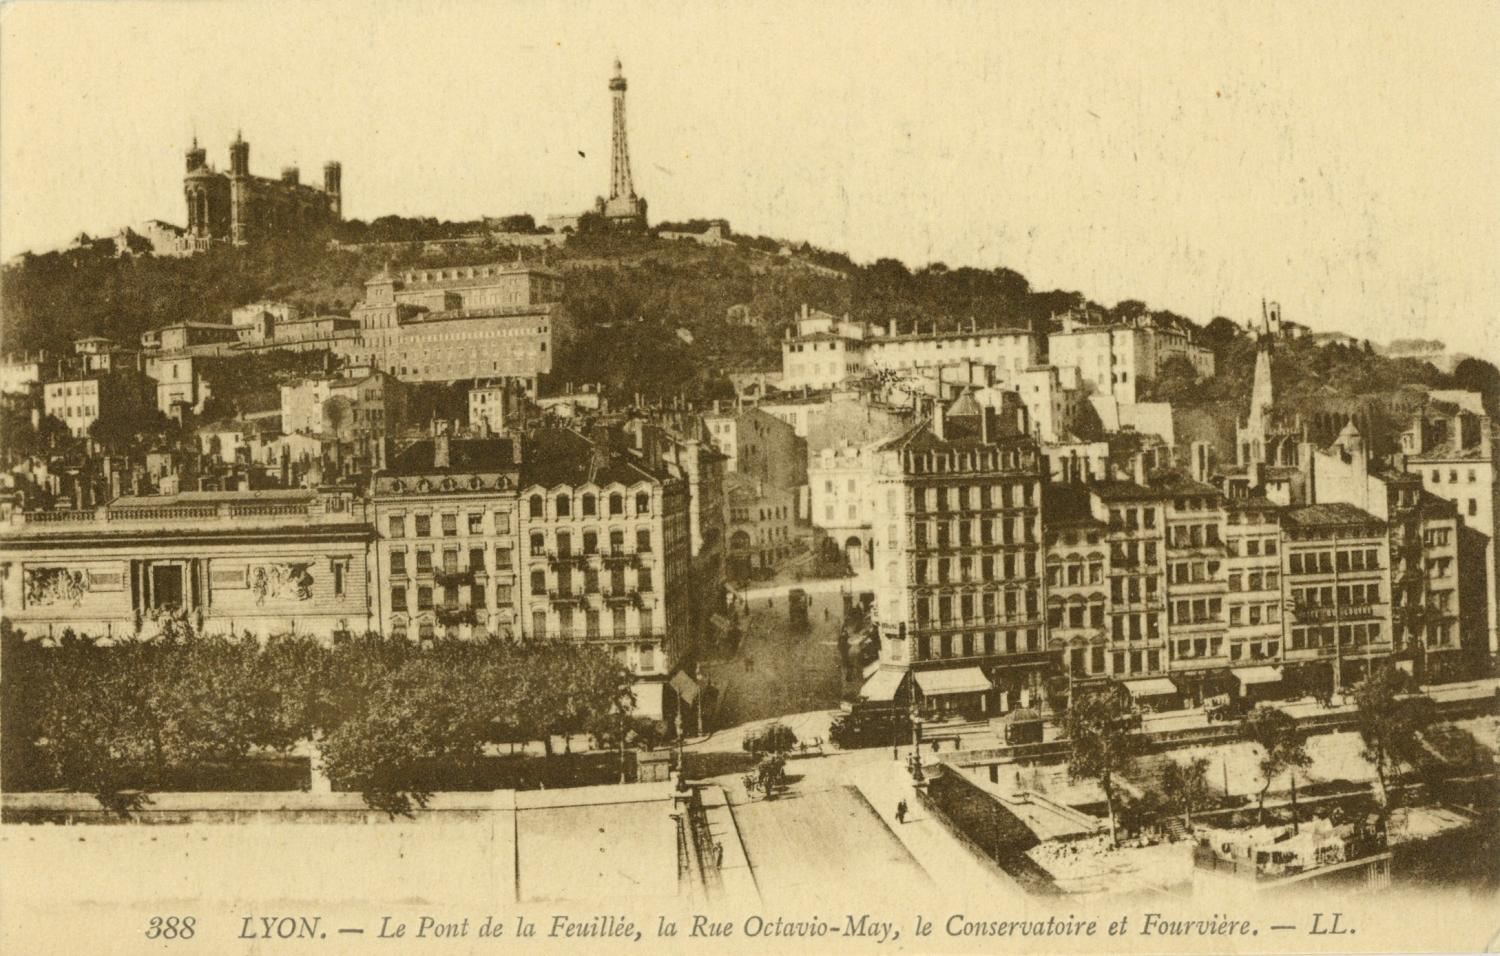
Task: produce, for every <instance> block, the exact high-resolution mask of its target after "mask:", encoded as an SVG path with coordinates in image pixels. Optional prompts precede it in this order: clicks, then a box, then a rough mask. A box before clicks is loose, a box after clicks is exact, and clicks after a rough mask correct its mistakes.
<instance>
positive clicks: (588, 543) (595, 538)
mask: <svg viewBox="0 0 1500 956" xmlns="http://www.w3.org/2000/svg"><path fill="white" fill-rule="evenodd" d="M598 552H599V532H597V531H585V532H584V533H583V553H584V554H597V553H598Z"/></svg>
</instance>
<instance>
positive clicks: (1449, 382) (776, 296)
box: [0, 219, 1500, 422]
mask: <svg viewBox="0 0 1500 956" xmlns="http://www.w3.org/2000/svg"><path fill="white" fill-rule="evenodd" d="M377 223H380V224H381V225H380V230H379V231H378V232H377V233H374V234H376V235H378V236H379V238H380V239H381V240H383V241H385V242H387V243H388V244H385V245H382V246H379V247H366V248H330V247H329V246H328V245H327V243H326V241H325V238H323V237H319V238H317V239H309V240H304V241H282V242H273V243H266V244H262V245H258V246H255V247H248V248H221V249H218V250H215V251H214V252H212V253H210V254H207V255H202V256H197V257H193V258H189V259H169V258H155V257H151V256H144V257H138V258H132V257H123V258H116V257H115V256H113V255H112V251H113V250H112V243H109V242H100V243H93V244H86V245H83V246H80V247H78V248H73V249H68V250H63V251H58V252H53V253H48V254H45V255H26V256H23V257H21V258H20V259H18V260H16V261H14V262H13V263H11V264H10V265H7V266H6V267H5V269H4V272H3V276H0V344H3V347H4V350H6V351H12V350H19V349H38V348H48V349H52V350H55V351H58V352H65V351H67V350H68V349H69V347H70V342H71V341H72V340H73V339H74V338H77V337H79V336H84V335H106V336H109V337H111V338H114V339H116V340H117V341H120V342H122V343H134V342H136V341H138V340H139V337H140V334H141V333H142V332H143V331H145V330H147V329H150V328H154V327H157V326H161V325H164V324H168V323H170V322H176V321H183V320H193V321H214V320H218V321H222V320H223V318H224V316H225V315H226V314H227V312H228V310H229V309H230V308H232V307H233V306H236V305H240V304H243V303H245V302H250V301H254V300H256V299H267V298H268V299H285V300H288V301H291V302H293V303H294V304H296V305H298V306H300V307H302V308H303V309H304V310H308V311H316V312H347V311H348V309H349V308H350V307H351V306H352V305H353V304H354V303H356V302H358V301H359V299H360V297H361V295H362V291H363V283H364V281H365V280H366V279H367V278H369V277H370V276H371V275H373V274H375V273H376V272H378V271H379V270H380V269H381V267H382V266H383V265H385V264H386V263H387V262H389V263H390V264H391V265H392V266H393V267H397V268H400V267H405V266H408V265H433V266H440V265H453V264H465V263H474V262H483V261H495V260H510V259H515V258H517V257H521V256H524V257H526V258H527V259H530V260H535V259H536V258H538V257H541V258H543V259H544V260H545V261H546V262H547V264H548V265H550V266H552V267H554V268H558V269H561V270H562V271H564V272H565V273H566V274H567V277H568V282H567V291H566V295H565V301H564V304H565V306H566V308H567V311H568V313H569V315H571V316H572V318H573V320H574V325H575V328H576V330H577V338H576V340H575V342H574V343H573V346H572V347H571V348H568V349H565V350H564V351H563V352H561V353H560V354H559V356H558V362H557V366H556V369H555V373H556V374H555V376H554V379H555V382H556V383H559V384H561V383H566V382H570V381H571V382H586V381H597V382H601V383H603V384H604V386H605V387H606V389H607V390H609V391H610V392H613V393H614V394H616V395H623V396H629V395H632V394H634V393H636V392H640V393H642V394H644V395H646V396H649V397H653V398H665V397H670V396H674V395H679V394H680V395H684V396H685V397H688V398H711V397H723V396H725V395H727V394H730V393H729V391H728V388H729V386H728V382H727V379H726V378H725V375H726V373H727V372H729V371H732V370H734V369H740V368H758V369H774V368H776V367H777V365H778V362H779V354H780V351H779V344H778V339H779V338H780V336H781V334H782V331H783V329H784V328H785V326H786V324H787V323H788V322H789V321H790V320H791V319H792V317H793V316H794V314H795V313H796V311H797V310H798V309H799V308H800V307H801V306H802V304H804V303H806V304H807V305H809V306H811V307H813V308H818V309H823V310H825V311H828V312H833V313H836V314H843V313H846V312H847V313H850V314H852V315H855V316H858V317H860V318H863V319H868V320H870V321H872V322H879V323H887V322H890V321H892V320H894V321H896V322H898V323H899V324H900V325H901V327H902V328H903V329H909V328H911V327H912V326H913V324H914V323H918V322H920V323H921V324H922V327H923V328H927V327H930V326H932V325H934V324H936V325H937V326H939V327H953V326H955V325H957V324H958V323H963V324H965V325H967V324H969V323H970V322H971V321H972V322H974V323H976V324H977V325H978V326H979V327H981V328H985V327H991V326H1004V327H1025V328H1033V329H1038V330H1041V329H1044V328H1045V327H1046V322H1047V318H1048V317H1049V316H1050V315H1053V314H1055V313H1058V312H1061V311H1063V310H1065V309H1068V308H1077V307H1080V306H1084V307H1087V308H1088V309H1090V311H1095V312H1100V313H1104V314H1105V315H1107V316H1109V317H1111V318H1128V317H1133V316H1136V315H1139V314H1141V313H1145V312H1150V314H1152V315H1153V316H1155V317H1156V319H1157V320H1158V321H1165V322H1169V323H1172V324H1176V325H1179V326H1182V327H1187V328H1192V329H1196V330H1197V332H1198V337H1199V341H1201V342H1203V343H1204V344H1206V345H1208V346H1209V347H1211V348H1213V349H1214V350H1215V352H1216V353H1217V354H1218V359H1219V368H1220V370H1221V371H1220V374H1219V375H1218V376H1217V377H1216V378H1214V379H1212V380H1209V381H1202V382H1195V381H1193V380H1192V377H1191V375H1190V374H1175V375H1174V374H1168V375H1165V376H1163V378H1162V380H1161V381H1160V382H1159V383H1157V386H1156V388H1155V390H1154V393H1153V394H1152V395H1151V396H1149V397H1151V398H1155V399H1158V400H1167V401H1172V402H1174V404H1177V405H1178V406H1179V407H1181V408H1183V409H1200V410H1203V411H1204V412H1206V413H1208V414H1210V415H1211V416H1213V417H1214V418H1216V419H1218V420H1219V421H1221V422H1230V421H1232V420H1233V416H1234V415H1235V414H1239V413H1240V412H1242V411H1243V409H1241V408H1240V407H1239V406H1240V404H1241V403H1243V402H1244V401H1245V397H1246V396H1247V395H1248V394H1249V377H1250V374H1251V369H1252V367H1253V346H1252V345H1251V343H1250V340H1249V339H1248V337H1246V336H1245V335H1244V334H1243V333H1242V331H1241V329H1240V327H1239V326H1238V325H1236V324H1235V323H1233V322H1230V321H1229V320H1228V319H1223V318H1217V319H1215V320H1214V321H1212V322H1210V323H1208V324H1207V325H1206V326H1203V327H1199V326H1197V325H1196V324H1195V323H1193V322H1191V321H1190V320H1189V319H1187V318H1185V317H1183V316H1178V315H1174V314H1172V313H1169V312H1160V311H1151V310H1149V309H1148V307H1147V306H1146V305H1145V304H1144V303H1141V302H1137V301H1125V302H1121V303H1118V304H1117V305H1116V306H1114V307H1113V308H1112V309H1106V308H1104V307H1102V306H1100V305H1097V304H1095V303H1089V302H1087V301H1086V300H1085V299H1084V298H1083V297H1082V296H1080V295H1079V294H1078V293H1075V292H1066V291H1044V292H1039V291H1036V290H1033V289H1032V288H1031V287H1030V285H1029V283H1028V282H1027V281H1026V279H1025V277H1023V276H1021V275H1020V274H1018V273H1016V272H1013V271H1011V270H1008V269H992V270H982V269H972V268H956V269H950V268H948V267H946V266H944V265H942V264H934V265H930V266H927V267H924V268H922V269H919V270H916V271H912V270H909V269H908V268H907V267H906V266H904V265H903V264H902V263H900V262H898V261H896V260H893V259H880V260H877V261H876V262H874V263H870V264H863V265H861V264H855V263H852V262H850V261H849V259H848V258H847V257H845V256H843V255H841V254H839V253H831V252H827V251H824V250H817V249H813V248H811V247H808V246H805V245H804V246H801V247H799V248H797V249H795V250H794V251H793V252H792V254H791V255H790V256H786V255H778V254H777V251H778V250H780V249H782V248H784V246H783V244H782V243H780V242H778V241H777V240H774V239H770V238H767V237H743V236H736V237H735V238H736V243H737V244H736V245H729V246H718V247H705V246H699V245H696V244H693V243H680V242H665V241H659V240H656V239H654V238H652V237H650V236H630V235H621V234H613V233H591V234H585V235H580V236H575V237H572V238H571V239H570V240H569V241H568V243H567V245H566V246H564V247H561V248H556V249H551V250H548V251H546V252H545V253H542V252H541V251H539V250H537V249H534V248H533V249H527V250H524V251H522V250H518V249H515V248H510V247H506V246H503V245H500V244H498V243H495V242H493V241H488V242H485V243H482V244H475V245H457V246H446V247H443V248H442V249H440V250H424V246H423V245H422V243H421V242H410V243H407V244H404V245H401V244H389V243H390V240H391V239H392V237H395V238H396V239H397V240H400V239H402V238H429V237H431V238H445V237H448V236H451V235H453V234H454V230H455V228H456V227H457V224H444V223H435V222H432V221H427V220H394V219H386V220H377ZM344 228H345V229H346V230H352V232H350V233H349V235H347V236H345V238H366V237H368V236H369V235H370V234H372V229H373V224H372V226H371V227H364V226H363V225H362V224H359V228H354V227H352V226H350V225H349V224H345V227H344ZM831 270H837V272H831ZM733 306H743V307H744V309H743V311H744V312H745V313H746V314H748V315H749V316H752V317H757V318H758V321H751V322H738V323H737V322H731V321H730V320H729V318H728V316H727V313H728V311H729V310H730V308H731V307H733ZM689 340H690V341H689ZM1277 361H1278V367H1277V378H1278V381H1279V382H1283V383H1287V385H1286V393H1287V395H1288V397H1289V398H1292V397H1298V396H1302V395H1304V394H1305V395H1306V396H1307V397H1309V398H1311V397H1314V395H1315V393H1316V395H1317V396H1322V397H1326V396H1327V395H1329V394H1330V391H1331V392H1332V393H1334V394H1337V395H1342V396H1350V397H1353V396H1360V395H1367V394H1372V393H1377V392H1380V393H1388V392H1390V391H1391V390H1393V389H1396V388H1398V387H1400V386H1401V385H1405V384H1420V385H1428V386H1436V387H1452V386H1453V385H1454V383H1455V382H1456V381H1463V380H1465V379H1467V380H1469V381H1470V382H1471V385H1470V387H1483V388H1486V389H1487V390H1488V389H1491V388H1493V387H1494V386H1495V383H1496V382H1497V381H1500V375H1496V374H1493V373H1494V369H1493V367H1491V366H1487V365H1486V364H1485V363H1478V365H1479V366H1483V368H1478V369H1477V370H1476V368H1469V369H1468V370H1467V372H1466V371H1465V369H1464V367H1463V366H1460V368H1459V369H1458V370H1456V373H1455V375H1454V376H1447V375H1443V374H1441V373H1439V372H1438V371H1437V370H1436V369H1434V368H1433V367H1432V366H1431V365H1430V364H1427V363H1425V362H1420V361H1417V360H1414V359H1390V358H1386V357H1384V356H1381V355H1378V354H1375V352H1374V351H1373V350H1371V349H1369V348H1360V347H1348V346H1340V345H1329V346H1317V345H1314V344H1313V343H1311V342H1307V341H1301V342H1296V343H1290V344H1289V345H1288V347H1287V348H1285V349H1283V350H1282V351H1281V352H1280V353H1279V355H1278V360H1277ZM1486 370H1487V371H1486ZM1473 383H1478V384H1477V385H1476V384H1473Z"/></svg>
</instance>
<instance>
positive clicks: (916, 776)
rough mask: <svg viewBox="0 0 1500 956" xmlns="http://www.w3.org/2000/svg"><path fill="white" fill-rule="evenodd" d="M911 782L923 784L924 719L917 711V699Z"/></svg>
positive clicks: (913, 717) (912, 721)
mask: <svg viewBox="0 0 1500 956" xmlns="http://www.w3.org/2000/svg"><path fill="white" fill-rule="evenodd" d="M910 720H911V781H912V783H921V782H922V717H921V714H920V713H919V712H918V710H917V704H916V700H915V698H913V700H912V705H911V713H910Z"/></svg>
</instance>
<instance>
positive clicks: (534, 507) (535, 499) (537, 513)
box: [527, 495, 543, 518]
mask: <svg viewBox="0 0 1500 956" xmlns="http://www.w3.org/2000/svg"><path fill="white" fill-rule="evenodd" d="M527 507H528V509H529V511H530V514H531V517H533V518H540V517H542V512H543V507H542V496H541V495H532V496H531V500H530V501H529V502H528V504H527Z"/></svg>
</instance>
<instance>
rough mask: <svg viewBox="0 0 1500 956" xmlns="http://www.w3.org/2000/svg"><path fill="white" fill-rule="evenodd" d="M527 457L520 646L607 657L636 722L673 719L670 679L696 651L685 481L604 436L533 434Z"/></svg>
mask: <svg viewBox="0 0 1500 956" xmlns="http://www.w3.org/2000/svg"><path fill="white" fill-rule="evenodd" d="M524 449H525V450H524V456H523V457H524V462H523V466H522V474H521V482H522V484H521V491H520V499H519V503H518V520H517V534H518V544H519V547H520V548H521V554H520V557H519V567H520V571H521V579H520V587H521V593H520V595H519V601H518V608H519V618H518V621H519V628H520V632H521V634H522V636H523V638H524V639H526V640H533V641H541V640H560V641H577V642H586V643H590V644H594V645H596V646H598V647H600V648H602V649H604V650H606V651H608V652H609V653H611V654H613V655H614V657H615V658H616V660H618V661H619V662H620V663H621V664H622V665H624V666H625V667H626V668H628V669H629V670H630V672H631V673H632V674H633V675H634V676H635V682H634V684H633V690H634V692H635V696H636V712H637V713H640V714H644V715H647V716H650V717H653V718H656V719H662V720H668V721H670V720H673V719H674V718H675V715H676V713H677V700H676V698H675V695H674V694H673V692H672V690H671V689H670V688H669V686H668V684H667V678H668V677H669V676H671V675H672V673H673V671H674V670H676V669H677V668H678V667H679V665H680V664H681V663H682V662H683V661H685V660H688V659H689V658H690V656H691V654H692V652H693V650H694V649H695V647H694V640H693V636H694V635H693V633H692V627H691V616H690V614H689V611H688V608H687V603H688V594H689V590H690V587H691V581H690V574H691V562H692V540H691V537H692V533H691V528H690V518H689V507H688V504H689V502H688V487H687V482H686V481H685V480H684V479H683V478H682V476H681V475H680V474H673V473H671V472H669V471H668V470H667V469H666V468H664V467H663V466H662V465H661V464H660V463H658V462H652V461H648V460H646V459H645V457H644V456H637V455H632V454H629V453H628V452H627V451H626V443H625V441H624V440H623V438H622V437H621V436H618V435H615V434H614V433H612V432H611V431H609V430H608V429H604V428H600V429H596V431H595V432H594V433H593V434H592V435H591V437H589V438H586V437H584V436H583V435H582V434H580V433H578V432H576V431H573V430H572V429H568V428H559V427H544V428H538V429H536V430H535V431H533V432H532V433H531V434H530V435H528V436H527V438H526V442H525V446H524Z"/></svg>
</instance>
